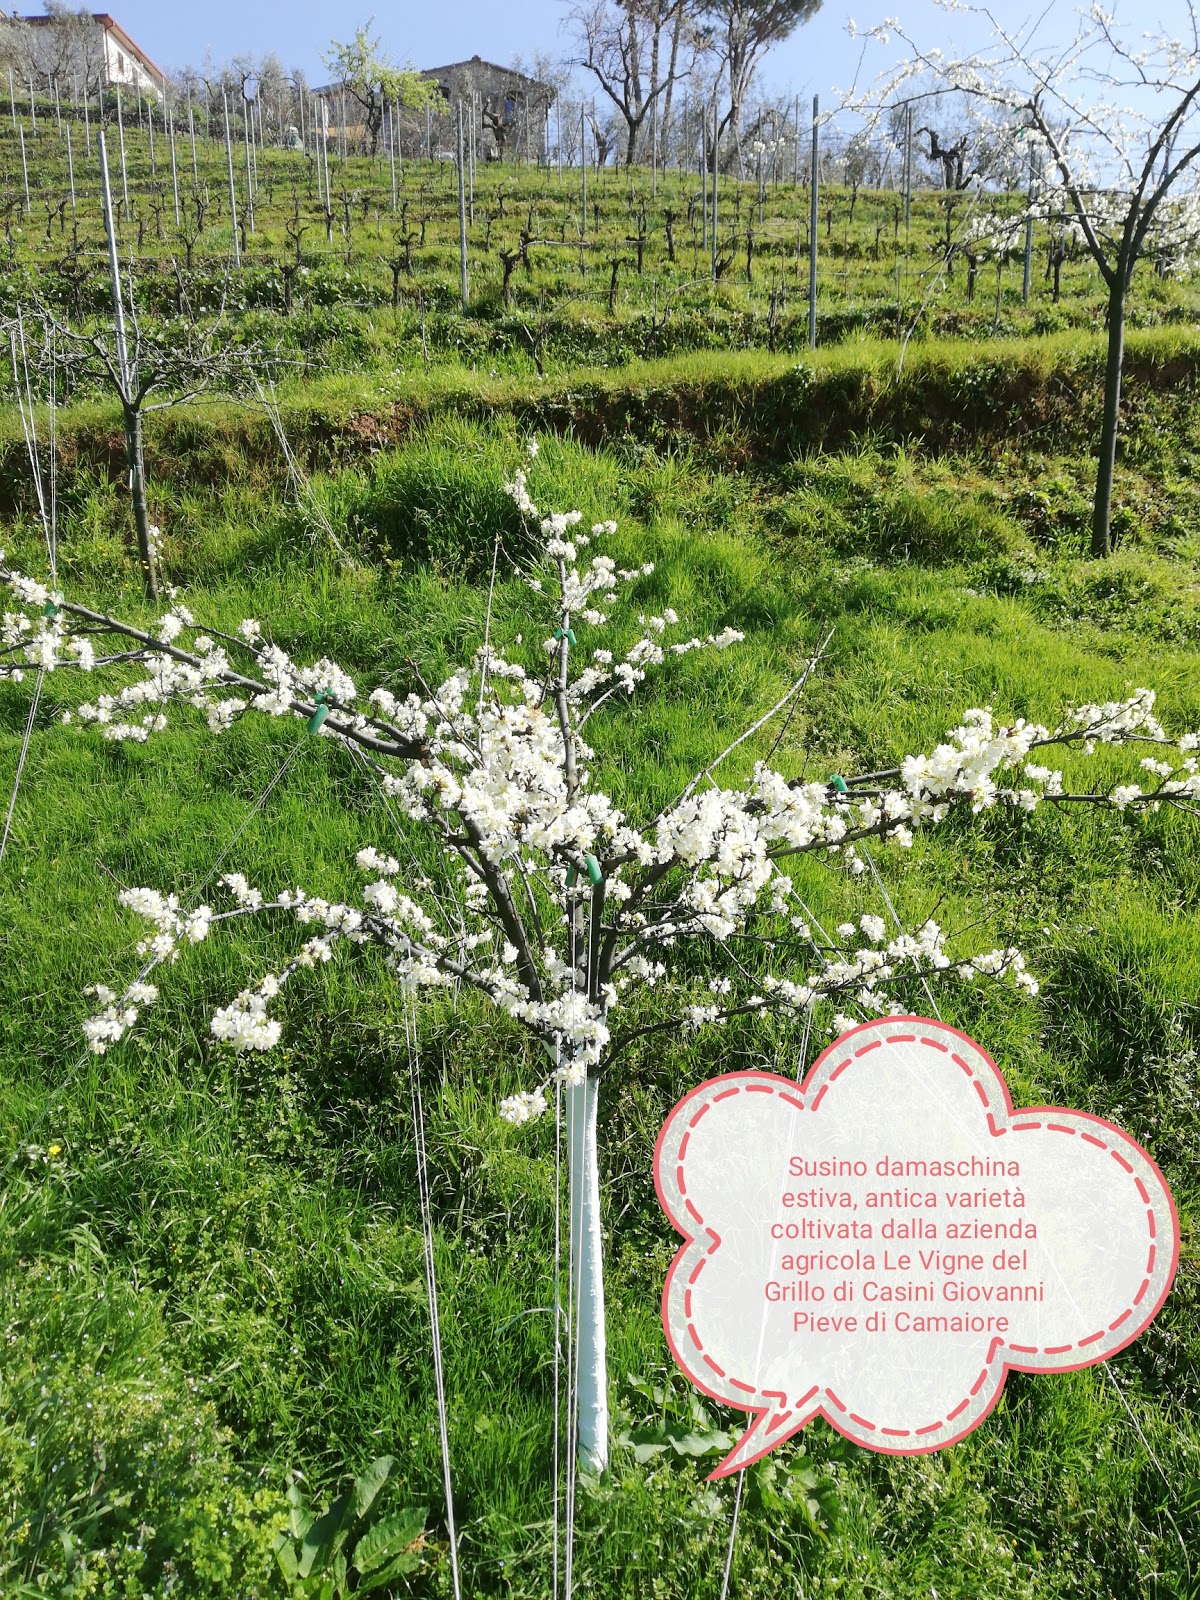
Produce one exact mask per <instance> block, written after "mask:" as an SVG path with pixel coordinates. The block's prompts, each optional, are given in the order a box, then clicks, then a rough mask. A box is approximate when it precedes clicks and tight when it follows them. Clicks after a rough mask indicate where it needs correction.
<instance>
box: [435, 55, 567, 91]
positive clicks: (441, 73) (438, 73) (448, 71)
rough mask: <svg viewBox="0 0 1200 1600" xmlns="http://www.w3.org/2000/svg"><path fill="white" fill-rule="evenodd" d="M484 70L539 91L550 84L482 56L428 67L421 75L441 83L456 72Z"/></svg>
mask: <svg viewBox="0 0 1200 1600" xmlns="http://www.w3.org/2000/svg"><path fill="white" fill-rule="evenodd" d="M472 68H474V69H477V70H478V69H482V70H483V71H485V72H494V73H495V74H496V75H497V77H501V78H508V79H510V80H512V81H513V82H516V83H528V84H532V85H533V86H534V88H537V89H548V88H549V87H550V85H549V84H546V83H542V82H541V80H540V79H539V78H531V77H530V76H529V74H528V73H527V72H518V71H517V70H516V68H515V67H502V66H500V65H499V64H498V63H497V62H495V61H484V60H483V58H482V57H481V56H472V57H471V59H470V60H469V61H451V62H448V63H447V64H446V66H444V67H426V68H425V69H424V71H423V72H422V73H421V76H422V77H423V78H436V79H438V80H439V81H440V80H441V79H443V78H449V77H451V76H452V75H453V74H454V73H456V72H470V71H471V70H472Z"/></svg>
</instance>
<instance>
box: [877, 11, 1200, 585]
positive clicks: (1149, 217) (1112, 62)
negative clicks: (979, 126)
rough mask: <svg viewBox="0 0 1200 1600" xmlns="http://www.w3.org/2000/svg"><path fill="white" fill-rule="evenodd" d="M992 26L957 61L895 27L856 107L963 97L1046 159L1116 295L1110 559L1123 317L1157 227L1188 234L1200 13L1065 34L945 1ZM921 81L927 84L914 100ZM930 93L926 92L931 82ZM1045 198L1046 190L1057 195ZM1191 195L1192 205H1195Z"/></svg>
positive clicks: (880, 36) (1096, 515)
mask: <svg viewBox="0 0 1200 1600" xmlns="http://www.w3.org/2000/svg"><path fill="white" fill-rule="evenodd" d="M938 3H939V5H941V7H942V8H943V9H944V10H946V11H948V12H951V13H954V14H960V15H967V16H970V17H972V18H977V19H980V20H982V21H984V22H986V23H987V24H988V26H989V27H990V28H991V41H990V43H989V45H988V46H986V47H985V48H984V49H983V50H981V51H977V52H975V53H974V54H971V55H966V56H954V55H950V54H947V53H945V52H943V51H942V50H940V49H936V48H929V47H926V46H924V45H921V44H919V43H918V42H917V41H916V40H915V39H913V38H911V37H910V36H909V35H908V34H907V33H906V32H905V30H904V29H903V27H901V26H900V25H899V24H897V23H896V22H894V21H889V22H886V23H884V24H883V25H881V26H880V27H877V28H873V29H871V30H869V31H868V35H867V36H868V37H870V38H874V39H875V40H877V41H878V42H879V43H880V44H885V45H890V44H891V43H892V41H893V39H898V40H899V41H900V42H901V43H902V44H903V45H904V46H905V47H906V48H907V51H908V55H907V59H905V60H904V61H903V62H902V63H901V64H900V65H899V66H898V67H896V68H894V69H893V70H891V71H890V72H888V73H886V74H885V75H884V76H883V78H882V80H881V81H880V83H879V84H878V85H877V86H876V88H875V89H873V90H872V91H871V92H870V94H866V95H857V96H856V95H852V96H851V97H850V99H849V101H848V103H849V104H850V105H851V106H852V107H854V108H856V109H859V110H868V111H870V110H874V111H878V110H879V109H880V108H885V107H888V106H892V105H894V104H895V103H897V102H898V101H901V100H913V99H919V100H928V99H933V100H936V99H938V98H939V97H941V96H943V95H955V96H958V95H965V96H968V97H970V98H971V99H974V100H977V101H981V102H984V103H985V104H986V105H987V106H989V107H990V108H991V109H992V110H993V111H994V112H996V113H998V114H1000V115H1001V116H1002V117H1004V118H1007V119H1009V120H1011V121H1012V122H1015V123H1016V124H1017V125H1018V126H1020V127H1022V128H1024V129H1025V130H1026V131H1027V133H1028V135H1029V136H1030V137H1031V138H1032V139H1034V140H1036V141H1037V143H1038V145H1039V146H1040V147H1041V149H1042V150H1043V152H1044V154H1045V166H1046V178H1045V183H1046V184H1047V185H1048V186H1049V187H1050V188H1051V189H1053V191H1054V193H1053V195H1052V196H1050V199H1052V203H1053V204H1054V206H1055V207H1056V209H1057V210H1058V211H1060V212H1061V211H1065V212H1067V213H1069V215H1070V216H1071V218H1072V220H1073V225H1074V226H1075V227H1076V228H1077V229H1078V231H1079V235H1080V237H1081V239H1082V240H1083V243H1084V245H1085V246H1086V248H1087V250H1088V252H1089V254H1090V255H1091V257H1092V260H1093V261H1094V262H1095V263H1096V267H1097V270H1098V271H1099V273H1100V276H1101V278H1102V279H1103V281H1104V284H1105V287H1106V289H1107V292H1108V308H1107V322H1108V350H1107V359H1106V363H1105V375H1104V412H1103V418H1102V421H1101V427H1100V439H1099V445H1098V450H1097V467H1096V491H1095V497H1094V501H1093V507H1092V541H1091V545H1092V554H1093V555H1096V556H1107V555H1108V554H1110V552H1111V550H1112V534H1111V513H1112V490H1113V472H1114V468H1115V463H1116V448H1117V435H1118V431H1119V426H1120V414H1121V375H1122V367H1123V364H1124V356H1125V311H1126V302H1127V299H1128V295H1129V286H1130V284H1131V282H1132V280H1133V274H1134V271H1135V269H1136V267H1137V265H1138V263H1139V261H1142V260H1143V259H1145V258H1146V257H1150V258H1151V259H1156V258H1157V257H1156V245H1155V235H1156V232H1161V231H1162V230H1163V229H1164V228H1165V229H1166V230H1167V232H1168V233H1170V231H1171V229H1172V227H1177V226H1178V217H1177V216H1176V221H1175V223H1172V222H1171V221H1170V220H1169V219H1170V217H1171V215H1172V214H1173V213H1178V211H1179V204H1178V201H1179V197H1180V193H1181V190H1182V188H1183V184H1184V182H1185V180H1186V179H1187V178H1188V176H1189V174H1190V173H1191V172H1192V169H1193V167H1194V164H1195V162H1196V159H1197V157H1198V156H1200V15H1198V13H1197V8H1196V4H1195V0H1185V18H1186V29H1185V37H1181V38H1176V37H1172V36H1171V35H1170V34H1168V33H1166V32H1164V31H1162V29H1161V28H1159V29H1158V30H1156V31H1154V32H1143V31H1142V30H1141V29H1140V28H1139V27H1136V26H1134V25H1132V24H1130V25H1127V26H1121V25H1119V24H1118V23H1117V20H1116V18H1115V16H1113V15H1112V14H1111V13H1110V12H1108V11H1107V10H1106V9H1105V8H1104V7H1103V6H1101V5H1100V4H1098V3H1094V4H1092V5H1090V6H1087V7H1085V8H1083V9H1081V10H1079V11H1078V12H1076V13H1075V16H1074V23H1073V27H1072V32H1071V35H1070V36H1069V37H1067V38H1064V37H1062V36H1061V34H1059V33H1057V32H1055V31H1054V30H1055V28H1056V26H1057V25H1058V22H1059V18H1058V16H1057V15H1056V13H1055V11H1054V8H1048V9H1046V10H1043V11H1041V12H1040V13H1039V14H1037V15H1036V17H1035V19H1034V20H1033V21H1030V22H1020V23H1010V22H1008V21H1007V20H1005V18H1006V16H1007V13H1005V12H997V11H995V10H993V9H991V8H989V7H988V6H986V5H971V4H965V3H963V0H938ZM914 82H919V83H920V85H921V87H920V88H919V89H918V90H917V92H915V93H914ZM926 85H928V87H926ZM1047 193H1049V191H1047ZM1192 203H1193V201H1192V197H1191V196H1188V197H1187V200H1186V202H1185V203H1184V208H1185V209H1188V208H1190V207H1191V205H1192Z"/></svg>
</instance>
